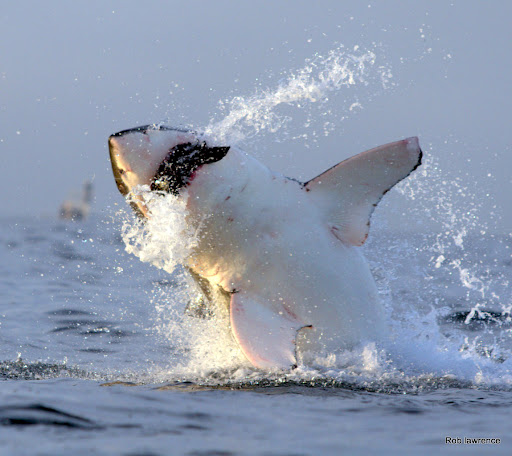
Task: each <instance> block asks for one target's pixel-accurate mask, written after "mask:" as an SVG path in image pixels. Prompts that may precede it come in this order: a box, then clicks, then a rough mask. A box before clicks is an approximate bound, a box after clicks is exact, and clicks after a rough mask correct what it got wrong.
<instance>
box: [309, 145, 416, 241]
mask: <svg viewBox="0 0 512 456" xmlns="http://www.w3.org/2000/svg"><path fill="white" fill-rule="evenodd" d="M421 157H422V152H421V149H420V146H419V143H418V138H416V137H413V138H407V139H404V140H402V141H397V142H393V143H389V144H385V145H383V146H379V147H376V148H374V149H371V150H368V151H366V152H363V153H361V154H359V155H355V156H354V157H351V158H348V159H347V160H345V161H342V162H341V163H339V164H337V165H336V166H333V167H332V168H330V169H329V170H327V171H326V172H324V173H323V174H320V175H319V176H317V177H315V178H314V179H312V180H310V181H309V182H307V183H306V184H305V186H304V188H305V190H306V191H310V192H311V194H312V196H313V195H314V196H317V197H318V199H319V204H320V205H321V206H322V207H325V210H326V216H327V219H328V222H329V223H330V224H331V228H332V232H333V233H334V235H335V236H336V237H337V238H338V239H340V240H341V241H343V242H346V243H348V244H351V245H362V244H364V242H365V241H366V238H367V237H368V231H369V228H370V217H371V215H372V212H373V210H374V208H375V206H377V203H378V202H379V201H380V199H381V198H382V196H383V195H384V194H385V193H386V192H387V191H388V190H389V189H391V187H393V186H394V185H395V184H397V183H398V182H400V181H401V180H402V179H403V178H405V177H407V176H408V175H409V174H410V173H411V172H412V171H414V170H415V169H416V168H417V167H418V166H419V165H420V164H421Z"/></svg>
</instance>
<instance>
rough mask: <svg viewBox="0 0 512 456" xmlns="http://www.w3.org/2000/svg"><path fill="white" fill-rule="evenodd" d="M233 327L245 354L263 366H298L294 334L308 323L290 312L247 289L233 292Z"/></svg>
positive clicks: (266, 367) (254, 362) (231, 309)
mask: <svg viewBox="0 0 512 456" xmlns="http://www.w3.org/2000/svg"><path fill="white" fill-rule="evenodd" d="M230 315H231V329H232V331H233V335H234V336H235V339H236V340H237V342H238V344H239V345H240V348H241V349H242V352H243V353H244V355H245V356H246V357H247V358H248V359H249V361H250V362H251V363H252V364H253V365H254V366H256V367H258V368H260V369H271V368H279V369H290V368H293V367H296V366H297V358H296V353H295V338H296V336H297V332H298V331H299V330H300V329H301V328H303V327H305V325H304V324H301V323H300V322H298V321H297V320H296V319H295V318H294V317H292V316H290V315H289V314H288V313H286V312H283V315H280V314H278V313H275V312H274V311H273V310H271V309H270V308H268V307H267V306H264V305H263V304H261V303H259V302H258V301H257V300H255V299H252V297H251V296H250V295H248V294H246V293H243V292H239V293H236V294H233V295H232V297H231V305H230Z"/></svg>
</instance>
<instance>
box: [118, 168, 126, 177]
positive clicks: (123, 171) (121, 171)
mask: <svg viewBox="0 0 512 456" xmlns="http://www.w3.org/2000/svg"><path fill="white" fill-rule="evenodd" d="M118 171H119V174H121V176H122V175H123V174H124V173H125V172H126V171H125V170H124V169H121V168H118Z"/></svg>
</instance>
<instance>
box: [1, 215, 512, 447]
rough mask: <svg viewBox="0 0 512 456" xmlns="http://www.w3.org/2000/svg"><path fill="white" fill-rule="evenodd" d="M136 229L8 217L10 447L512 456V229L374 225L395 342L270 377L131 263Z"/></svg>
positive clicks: (159, 276)
mask: <svg viewBox="0 0 512 456" xmlns="http://www.w3.org/2000/svg"><path fill="white" fill-rule="evenodd" d="M125 222H130V223H132V222H133V219H132V218H131V216H130V215H127V214H112V215H110V216H108V217H107V216H105V215H103V216H101V217H99V216H93V217H91V218H90V219H88V220H87V221H84V222H77V223H72V222H64V221H59V220H56V219H50V218H48V219H43V218H6V217H4V218H2V219H0V258H1V261H0V379H1V382H0V397H1V400H0V454H27V455H35V454H38V455H39V454H40V455H50V454H70V453H72V454H122V455H142V454H145V455H166V454H189V455H232V454H233V455H235V454H265V455H267V454H268V455H316V454H340V453H348V454H377V453H378V454H396V453H397V452H399V453H403V452H407V453H409V454H412V453H413V454H432V453H433V452H437V453H441V454H451V453H452V452H459V453H461V454H487V452H488V453H489V454H510V451H511V449H512V444H511V438H510V433H509V429H510V421H511V419H512V372H511V357H510V355H511V350H512V342H511V321H510V317H509V316H508V314H507V310H508V309H509V308H508V307H507V306H508V305H509V303H510V292H509V287H508V282H507V277H510V273H511V269H510V268H511V265H512V260H511V255H510V248H511V246H512V239H511V238H510V236H508V235H507V236H505V235H489V234H487V235H481V234H480V233H478V234H471V233H467V234H466V235H465V236H464V238H463V242H462V244H461V242H455V241H453V242H448V241H447V240H446V242H444V241H442V239H441V238H440V235H439V234H436V233H426V234H419V233H414V234H413V233H405V232H400V233H397V232H393V231H390V230H386V229H383V228H382V229H379V226H378V225H379V223H377V224H376V225H377V226H374V227H373V229H372V234H371V241H370V242H369V243H368V244H367V245H366V246H365V254H366V256H367V258H368V260H369V261H370V264H371V266H372V270H373V273H374V275H375V277H376V280H377V283H378V286H379V290H380V292H381V295H382V299H383V301H384V302H385V303H386V306H387V309H388V313H389V324H390V331H392V332H393V334H394V337H395V341H396V343H395V345H394V346H393V347H388V348H389V350H388V351H387V352H383V350H380V349H379V348H377V347H375V346H371V345H370V346H367V347H364V348H362V349H361V350H359V351H354V352H353V353H348V354H347V356H346V358H343V359H339V358H338V359H332V358H330V359H329V358H327V359H324V360H319V361H318V364H317V365H316V366H313V367H299V369H297V370H295V371H293V372H290V373H276V372H274V373H271V372H263V371H258V370H255V369H252V368H251V367H250V366H248V365H247V363H246V362H245V361H244V360H243V357H241V356H240V354H239V353H236V347H235V348H233V347H232V346H230V342H229V337H228V336H226V335H225V334H223V333H222V331H220V330H217V331H216V329H215V324H214V323H212V322H205V321H203V320H200V319H197V318H193V317H187V316H186V315H184V308H185V306H186V304H187V302H188V300H190V299H194V294H195V292H194V291H193V289H191V288H190V286H189V285H188V283H187V281H186V280H185V279H184V277H183V275H182V274H181V273H180V271H179V269H178V270H177V271H175V272H174V273H173V274H169V273H168V272H166V271H163V270H161V269H158V268H156V267H154V266H152V265H150V264H146V263H143V262H141V261H139V260H138V259H137V258H136V257H135V256H134V255H131V254H128V253H127V252H126V251H125V243H124V242H123V240H122V228H121V227H122V226H123V223H125ZM449 239H452V240H453V238H451V237H450V238H449ZM460 240H461V239H459V241H460ZM442 242H444V243H443V256H444V260H441V259H439V248H440V247H439V246H440V243H442ZM482 286H484V288H485V289H484V290H482V288H481V287H482ZM472 309H474V310H475V312H474V313H476V314H478V312H476V310H480V311H481V312H483V311H484V310H485V311H489V312H488V313H487V314H483V313H482V314H481V315H480V317H479V318H477V317H475V318H472V319H471V318H468V316H467V313H468V312H469V311H471V310H472ZM226 347H228V348H226ZM446 437H452V438H454V439H456V438H461V439H462V440H463V439H464V437H469V438H496V439H501V443H500V444H491V443H489V444H446V443H445V439H446ZM454 441H455V440H454ZM490 447H492V448H490Z"/></svg>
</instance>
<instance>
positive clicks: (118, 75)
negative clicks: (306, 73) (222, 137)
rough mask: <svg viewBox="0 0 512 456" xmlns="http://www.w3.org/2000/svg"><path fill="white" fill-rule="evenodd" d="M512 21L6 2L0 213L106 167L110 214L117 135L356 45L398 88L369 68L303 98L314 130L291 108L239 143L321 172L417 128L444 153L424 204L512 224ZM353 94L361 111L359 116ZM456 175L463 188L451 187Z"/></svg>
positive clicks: (191, 120) (390, 7)
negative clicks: (318, 95) (281, 125)
mask: <svg viewBox="0 0 512 456" xmlns="http://www.w3.org/2000/svg"><path fill="white" fill-rule="evenodd" d="M511 17H512V3H511V2H509V1H493V2H484V1H482V2H472V1H455V2H446V1H443V2H432V1H415V2H409V1H404V2H373V1H371V2H370V1H369V2H339V1H331V2H322V1H317V2H296V1H294V2H227V1H216V2H207V1H204V2H135V1H122V2H121V1H119V2H90V1H88V2H80V1H76V2H52V1H50V2H21V3H20V2H8V3H7V5H3V7H2V10H1V12H0V40H1V42H2V43H3V44H2V51H1V53H0V156H1V159H2V167H1V170H2V182H1V184H0V185H1V188H2V195H3V198H2V213H3V214H34V215H40V214H55V213H56V211H57V208H58V206H59V204H60V203H61V201H62V200H63V199H64V198H65V197H66V195H67V193H68V192H69V191H70V190H73V189H76V188H77V187H79V186H80V185H81V183H82V181H83V180H85V179H86V178H89V177H91V176H93V175H94V176H95V186H96V193H97V195H96V196H97V203H96V210H97V211H103V210H107V211H108V210H111V209H106V208H107V206H111V207H112V206H113V205H114V204H115V203H121V202H122V200H121V197H120V195H119V194H118V193H117V190H116V188H115V185H114V183H113V179H112V176H111V170H110V164H109V161H108V154H107V137H108V136H109V135H110V134H111V133H113V132H115V131H117V130H120V129H124V128H129V127H132V126H136V125H139V124H144V123H151V122H157V121H160V120H164V119H169V121H170V122H169V123H171V124H189V125H195V126H204V125H206V124H207V123H208V122H209V120H211V119H212V118H215V119H217V120H220V119H221V118H222V115H221V113H220V112H219V106H218V102H219V100H226V99H230V98H232V97H233V96H236V95H240V96H244V97H248V96H250V95H252V94H254V92H255V91H256V90H258V89H259V90H263V89H269V90H272V89H274V88H275V87H276V86H277V85H278V83H279V81H280V80H282V79H283V78H286V77H287V76H289V75H290V74H293V72H294V71H295V70H298V69H300V68H302V67H303V66H304V62H305V59H307V58H311V57H313V56H314V55H315V54H322V55H325V54H326V53H327V52H328V51H329V50H331V49H335V48H337V47H338V46H339V44H343V45H345V46H346V48H350V49H352V48H353V46H355V45H358V46H360V48H361V49H369V50H375V52H376V55H377V63H376V66H378V65H380V64H383V65H386V66H389V67H390V68H391V72H392V74H393V78H392V79H391V81H392V82H393V84H394V85H393V87H390V88H387V89H385V88H383V87H382V86H381V85H380V84H379V83H378V81H374V80H371V77H372V75H371V74H370V80H369V85H368V86H364V85H362V84H360V85H356V86H354V87H351V88H349V89H346V90H344V89H341V90H340V91H338V92H336V93H332V94H329V101H328V102H326V103H325V104H324V105H322V106H315V107H313V108H312V107H306V108H305V110H304V112H306V113H309V115H310V116H311V115H313V116H314V117H317V119H316V123H315V122H314V125H313V127H305V126H304V115H305V114H304V112H303V111H301V110H300V109H297V108H291V109H290V110H289V111H286V113H287V114H289V115H291V116H292V120H291V121H290V122H289V124H288V127H287V128H285V129H282V130H281V131H279V132H277V133H275V134H274V133H270V132H263V133H262V134H261V135H260V136H258V137H257V138H254V139H249V140H247V141H246V142H245V143H244V144H242V146H243V147H244V148H245V149H246V150H247V151H248V152H251V153H254V154H255V155H256V156H258V158H260V159H261V160H263V161H264V162H265V163H267V164H268V165H270V166H271V167H273V168H275V169H278V170H281V171H283V172H284V173H286V174H288V175H290V176H295V177H299V178H302V179H308V178H310V177H312V176H315V175H316V174H318V173H320V172H322V171H323V170H324V169H326V168H328V167H329V166H331V165H333V164H335V163H336V162H338V161H341V160H342V159H344V158H347V157H348V156H350V155H352V154H354V153H357V152H360V151H363V150H365V149H368V148H371V147H374V146H376V145H379V144H382V143H385V142H389V141H392V140H396V139H400V138H402V137H406V136H411V135H418V136H420V142H421V144H422V145H423V148H424V149H425V152H427V153H428V154H429V156H430V160H432V161H431V162H429V163H430V165H429V166H430V171H428V173H427V174H426V175H425V176H424V177H423V180H422V178H420V177H419V178H418V179H419V180H418V182H417V183H416V184H415V185H416V187H415V188H416V189H417V188H418V187H419V186H420V184H421V185H423V186H424V187H425V189H423V190H422V191H419V192H414V194H415V195H414V196H415V197H416V199H415V202H414V204H415V205H419V206H420V208H421V209H424V210H425V211H426V212H429V209H431V208H429V205H435V204H437V203H436V200H435V197H436V195H437V194H439V193H443V192H445V193H447V196H446V198H449V199H450V201H451V202H452V203H453V204H455V205H456V206H457V205H458V206H460V207H459V209H458V210H459V211H464V208H463V206H464V205H467V204H468V203H471V204H474V203H476V204H477V212H478V218H479V219H480V220H481V221H484V220H485V221H489V215H490V213H491V212H492V211H495V212H496V211H497V213H498V216H497V217H495V218H493V219H492V220H491V221H490V222H489V223H490V225H491V228H493V229H496V230H499V231H505V230H506V231H509V230H511V229H512V215H510V214H509V212H510V211H509V210H508V208H509V206H510V202H511V194H512V184H511V179H510V169H511V165H512V158H511V153H512V148H511V140H510V123H511V122H510V121H511V115H510V105H511V101H512V90H511V76H510V75H511V70H512V63H511V56H512V28H511V27H510V18H511ZM374 43H377V45H375V44H374ZM375 75H376V73H375V72H374V74H373V76H375ZM354 101H358V102H359V103H360V105H361V106H362V108H357V109H354V110H352V111H349V110H348V107H349V106H350V105H351V104H352V103H353V102H354ZM322 109H323V111H322ZM327 110H329V111H330V114H328V115H323V114H325V112H327ZM320 119H321V120H320ZM324 119H325V120H326V121H329V122H331V123H332V124H334V125H335V131H333V132H332V133H331V134H330V135H329V136H327V137H323V136H320V137H317V138H316V140H314V141H304V140H300V139H297V140H293V139H289V140H283V137H284V135H288V136H297V135H298V134H300V132H301V131H302V130H306V131H307V132H308V133H309V137H310V138H312V137H313V138H314V136H313V135H312V133H313V131H318V128H319V126H320V125H322V123H323V122H324ZM308 128H309V131H308ZM429 173H430V174H429ZM454 178H456V179H459V180H458V181H457V182H458V183H457V185H455V186H454V185H452V184H449V185H448V184H447V185H444V184H443V181H444V180H447V181H451V180H452V179H454ZM429 179H431V180H432V182H429ZM427 186H428V187H429V188H428V190H427V189H426V187H427ZM461 188H462V190H461ZM429 192H430V193H429ZM468 195H469V196H468ZM422 197H424V198H423V199H421V198H422ZM392 198H393V197H391V199H390V201H393V199H392ZM394 198H398V197H397V196H395V197H394ZM419 199H420V201H418V200H419ZM396 201H398V200H396ZM445 201H446V199H445ZM399 204H401V203H400V202H399ZM494 204H497V205H498V207H497V208H496V210H495V209H494V208H493V205H494ZM410 205H411V202H410V198H409V201H408V202H406V203H405V207H409V206H410ZM398 212H400V211H399V210H398V211H397V213H398ZM434 212H435V211H434ZM433 217H435V214H434V215H433Z"/></svg>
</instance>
